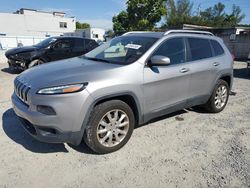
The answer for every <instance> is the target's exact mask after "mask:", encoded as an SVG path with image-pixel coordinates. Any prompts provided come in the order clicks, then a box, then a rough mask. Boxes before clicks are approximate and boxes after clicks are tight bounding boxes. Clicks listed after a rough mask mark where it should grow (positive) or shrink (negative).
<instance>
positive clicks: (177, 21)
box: [113, 0, 245, 35]
mask: <svg viewBox="0 0 250 188" xmlns="http://www.w3.org/2000/svg"><path fill="white" fill-rule="evenodd" d="M163 16H164V17H165V24H163V26H162V27H161V28H162V29H165V28H182V26H183V24H194V25H204V26H212V27H232V26H236V25H238V24H239V23H240V22H241V21H242V19H243V18H244V17H245V15H244V14H242V13H241V9H240V7H239V6H236V5H233V7H232V12H231V13H229V14H227V13H226V12H225V5H224V4H222V3H220V2H219V3H217V4H215V5H213V6H211V7H209V8H207V9H205V10H203V11H201V10H200V9H198V10H197V11H193V3H191V1H190V0H128V1H127V9H126V11H122V12H120V13H119V14H118V15H116V16H114V17H113V30H114V33H115V34H116V35H117V34H118V35H119V34H122V33H125V32H127V31H132V30H133V31H138V30H140V31H155V30H157V29H156V28H155V26H156V23H158V22H159V21H161V19H162V17H163Z"/></svg>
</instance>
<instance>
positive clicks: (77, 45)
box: [74, 39, 84, 51]
mask: <svg viewBox="0 0 250 188" xmlns="http://www.w3.org/2000/svg"><path fill="white" fill-rule="evenodd" d="M74 50H77V51H78V50H80V51H82V50H84V40H83V39H74Z"/></svg>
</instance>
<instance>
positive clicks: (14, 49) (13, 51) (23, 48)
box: [5, 46, 38, 57]
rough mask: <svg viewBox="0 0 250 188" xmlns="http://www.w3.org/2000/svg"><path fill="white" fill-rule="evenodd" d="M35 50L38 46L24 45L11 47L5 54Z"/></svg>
mask: <svg viewBox="0 0 250 188" xmlns="http://www.w3.org/2000/svg"><path fill="white" fill-rule="evenodd" d="M35 50H38V47H35V46H24V47H18V48H12V49H10V50H7V51H6V53H5V56H6V57H8V56H10V55H15V54H19V53H24V52H32V51H35Z"/></svg>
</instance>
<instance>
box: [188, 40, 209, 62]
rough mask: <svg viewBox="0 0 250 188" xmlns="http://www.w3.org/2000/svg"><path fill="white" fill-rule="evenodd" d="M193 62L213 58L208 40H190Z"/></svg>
mask: <svg viewBox="0 0 250 188" xmlns="http://www.w3.org/2000/svg"><path fill="white" fill-rule="evenodd" d="M188 42H189V46H190V54H191V58H192V61H195V60H199V59H205V58H209V57H212V50H211V46H210V43H209V40H207V39H201V38H188Z"/></svg>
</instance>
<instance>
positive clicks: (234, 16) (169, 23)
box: [163, 0, 245, 28]
mask: <svg viewBox="0 0 250 188" xmlns="http://www.w3.org/2000/svg"><path fill="white" fill-rule="evenodd" d="M166 6H167V12H168V14H167V16H166V24H165V25H163V28H165V27H168V28H181V27H182V26H183V24H194V25H205V26H212V27H231V26H236V25H238V24H239V23H240V22H241V21H242V19H243V18H244V17H245V15H244V14H242V13H241V9H240V7H239V6H236V5H233V7H232V12H231V13H230V14H227V13H226V12H225V5H224V4H222V3H217V4H215V5H214V6H212V7H208V8H207V9H205V10H204V11H200V10H199V11H197V13H196V15H194V13H193V12H192V7H193V4H192V3H190V0H177V1H175V0H168V1H167V5H166Z"/></svg>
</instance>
